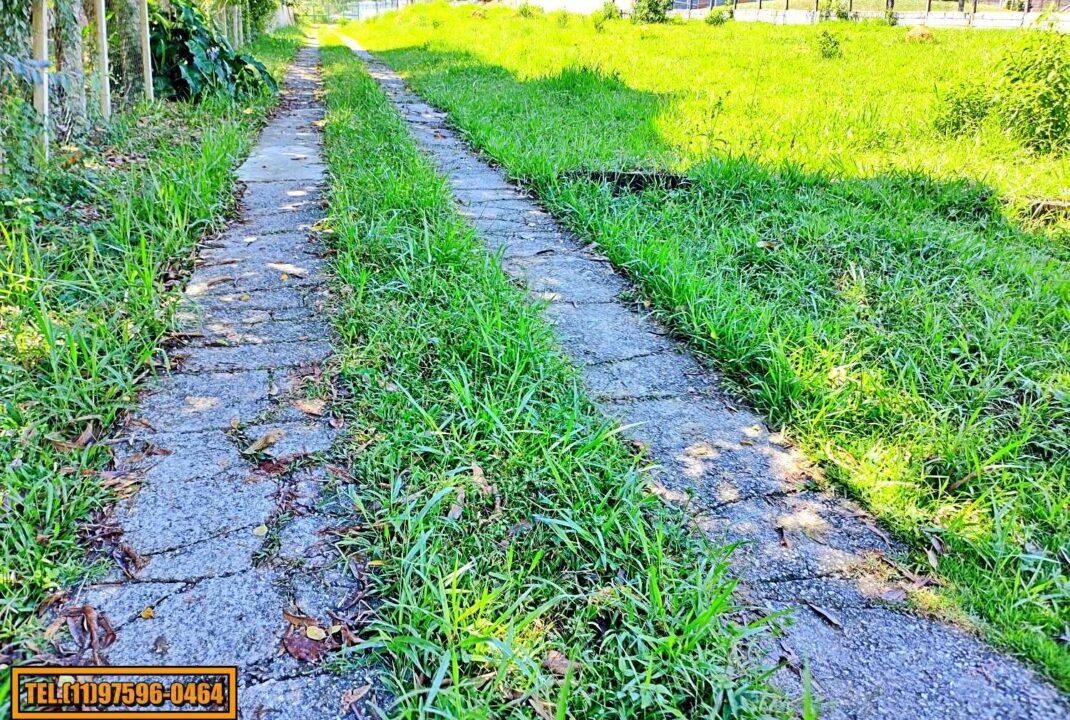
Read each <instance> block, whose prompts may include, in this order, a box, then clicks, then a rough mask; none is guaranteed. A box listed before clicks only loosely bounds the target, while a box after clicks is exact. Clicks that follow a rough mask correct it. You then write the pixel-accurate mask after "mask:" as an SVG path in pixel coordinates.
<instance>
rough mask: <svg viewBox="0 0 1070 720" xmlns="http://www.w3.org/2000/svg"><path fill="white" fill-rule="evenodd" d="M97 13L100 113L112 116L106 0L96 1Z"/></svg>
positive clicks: (106, 116)
mask: <svg viewBox="0 0 1070 720" xmlns="http://www.w3.org/2000/svg"><path fill="white" fill-rule="evenodd" d="M94 7H95V8H96V13H97V78H98V80H97V82H99V84H100V114H101V115H102V116H103V117H104V119H105V120H107V119H108V118H110V117H111V78H109V77H108V20H107V18H106V17H105V16H104V0H96V2H95V3H94Z"/></svg>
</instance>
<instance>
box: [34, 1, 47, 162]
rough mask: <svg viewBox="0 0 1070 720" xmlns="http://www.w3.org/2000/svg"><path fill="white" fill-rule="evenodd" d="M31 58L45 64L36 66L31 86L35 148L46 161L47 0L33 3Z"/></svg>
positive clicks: (42, 159) (43, 160) (42, 160)
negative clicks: (36, 128)
mask: <svg viewBox="0 0 1070 720" xmlns="http://www.w3.org/2000/svg"><path fill="white" fill-rule="evenodd" d="M33 59H34V60H36V61H38V62H42V61H43V62H44V63H46V65H44V66H43V67H39V68H37V72H38V75H37V78H36V80H37V82H35V83H34V86H33V108H34V110H36V111H37V118H38V120H40V121H41V132H40V133H39V134H38V135H37V143H38V145H37V149H38V153H39V155H40V159H41V162H47V161H48V65H47V63H48V0H34V3H33Z"/></svg>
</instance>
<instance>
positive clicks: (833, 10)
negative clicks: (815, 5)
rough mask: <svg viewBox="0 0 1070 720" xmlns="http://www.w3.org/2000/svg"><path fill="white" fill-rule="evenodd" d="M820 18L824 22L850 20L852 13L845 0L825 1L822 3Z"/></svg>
mask: <svg viewBox="0 0 1070 720" xmlns="http://www.w3.org/2000/svg"><path fill="white" fill-rule="evenodd" d="M820 18H821V19H822V20H831V19H832V18H836V19H837V20H850V19H851V11H850V10H848V8H847V3H846V2H844V0H825V1H824V2H822V3H821V10H820Z"/></svg>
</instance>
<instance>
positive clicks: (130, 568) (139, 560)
mask: <svg viewBox="0 0 1070 720" xmlns="http://www.w3.org/2000/svg"><path fill="white" fill-rule="evenodd" d="M112 557H114V558H115V561H116V562H117V563H118V564H119V568H120V569H121V570H122V571H123V572H124V573H126V575H127V577H130V578H133V577H134V576H135V575H136V574H137V573H139V572H140V571H141V570H143V569H144V568H145V566H146V565H148V560H146V559H145V558H143V557H141V556H140V555H138V553H137V550H134V548H132V547H131V546H130V543H125V542H121V543H119V546H118V547H117V548H116V549H115V552H113V553H112Z"/></svg>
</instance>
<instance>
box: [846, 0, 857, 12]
mask: <svg viewBox="0 0 1070 720" xmlns="http://www.w3.org/2000/svg"><path fill="white" fill-rule="evenodd" d="M854 11H855V0H847V13H848V14H850V13H853V12H854Z"/></svg>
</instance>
